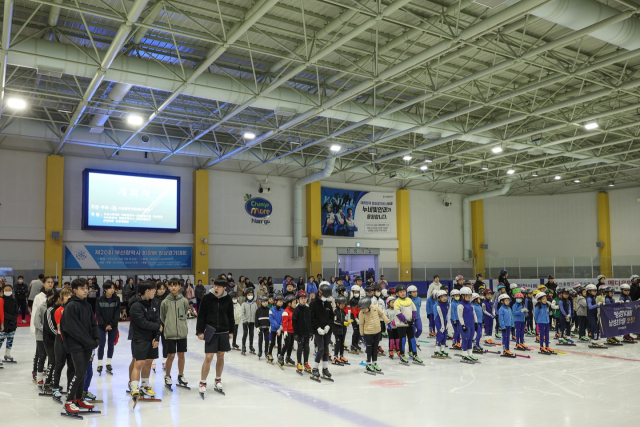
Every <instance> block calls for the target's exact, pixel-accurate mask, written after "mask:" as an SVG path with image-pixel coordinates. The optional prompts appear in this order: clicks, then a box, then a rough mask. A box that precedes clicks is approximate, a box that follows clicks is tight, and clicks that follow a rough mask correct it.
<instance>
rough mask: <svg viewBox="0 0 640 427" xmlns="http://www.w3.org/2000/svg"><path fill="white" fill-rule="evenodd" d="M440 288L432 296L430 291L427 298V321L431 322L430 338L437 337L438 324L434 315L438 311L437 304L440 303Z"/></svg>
mask: <svg viewBox="0 0 640 427" xmlns="http://www.w3.org/2000/svg"><path fill="white" fill-rule="evenodd" d="M439 288H440V286H439V285H438V289H437V290H435V291H433V292H432V293H431V294H429V291H427V295H428V296H427V301H426V303H425V310H426V312H427V319H428V320H429V336H430V337H435V336H436V324H435V318H434V314H435V311H436V304H437V303H438V299H437V297H436V294H437V293H438V291H439V290H440V289H439Z"/></svg>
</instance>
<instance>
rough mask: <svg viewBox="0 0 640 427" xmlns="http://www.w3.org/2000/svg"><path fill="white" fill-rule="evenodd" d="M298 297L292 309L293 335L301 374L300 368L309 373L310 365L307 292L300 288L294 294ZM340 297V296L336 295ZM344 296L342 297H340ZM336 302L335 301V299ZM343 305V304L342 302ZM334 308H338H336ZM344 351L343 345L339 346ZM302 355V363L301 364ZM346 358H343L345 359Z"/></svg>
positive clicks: (298, 370)
mask: <svg viewBox="0 0 640 427" xmlns="http://www.w3.org/2000/svg"><path fill="white" fill-rule="evenodd" d="M296 298H297V299H298V305H297V306H296V308H295V309H294V310H293V319H292V320H293V335H294V338H295V340H296V341H298V349H297V351H296V356H297V359H298V364H297V366H296V371H297V372H298V373H299V374H300V375H302V370H303V369H304V371H305V372H307V373H309V374H310V373H311V366H309V340H310V339H311V319H310V317H309V307H308V306H307V298H308V294H307V293H306V292H305V291H303V290H300V291H298V293H297V294H296ZM338 298H340V297H338ZM341 298H344V297H341ZM336 303H337V301H336ZM338 305H339V304H338ZM343 305H344V304H343ZM336 310H338V309H337V308H336ZM341 349H342V351H343V352H344V347H341ZM337 354H338V348H337V344H336V355H337ZM303 356H304V365H303V364H302V362H303V359H302V357H303ZM346 360H347V359H345V361H346Z"/></svg>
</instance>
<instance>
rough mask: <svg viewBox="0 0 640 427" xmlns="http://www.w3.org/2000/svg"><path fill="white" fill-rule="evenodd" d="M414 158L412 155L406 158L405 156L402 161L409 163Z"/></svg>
mask: <svg viewBox="0 0 640 427" xmlns="http://www.w3.org/2000/svg"><path fill="white" fill-rule="evenodd" d="M412 158H413V157H411V155H410V154H407V155H406V156H404V157H403V158H402V160H404V161H405V162H408V161H409V160H411V159H412Z"/></svg>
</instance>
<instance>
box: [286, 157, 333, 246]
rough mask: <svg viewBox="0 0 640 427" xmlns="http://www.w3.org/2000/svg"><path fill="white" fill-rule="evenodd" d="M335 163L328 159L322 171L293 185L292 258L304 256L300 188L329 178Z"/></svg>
mask: <svg viewBox="0 0 640 427" xmlns="http://www.w3.org/2000/svg"><path fill="white" fill-rule="evenodd" d="M335 163H336V158H335V157H333V156H332V157H329V158H327V162H326V164H325V166H324V169H323V170H321V171H318V172H316V173H313V174H311V175H308V176H305V177H304V178H300V179H299V180H297V181H296V182H295V183H294V184H293V258H302V257H303V254H304V251H303V250H301V249H300V248H302V188H303V187H304V186H305V185H307V184H311V183H312V182H316V181H320V180H321V179H323V178H327V177H329V176H331V174H332V173H333V165H334V164H335ZM307 215H308V213H307Z"/></svg>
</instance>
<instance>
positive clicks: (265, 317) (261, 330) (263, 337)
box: [254, 295, 271, 359]
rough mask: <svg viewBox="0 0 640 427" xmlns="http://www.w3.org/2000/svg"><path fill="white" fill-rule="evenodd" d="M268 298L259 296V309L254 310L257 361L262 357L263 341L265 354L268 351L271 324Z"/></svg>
mask: <svg viewBox="0 0 640 427" xmlns="http://www.w3.org/2000/svg"><path fill="white" fill-rule="evenodd" d="M268 304H269V297H268V296H267V295H260V307H258V308H257V309H256V316H255V321H254V323H255V325H256V329H257V330H258V359H260V358H261V357H262V342H263V341H264V351H265V353H266V352H268V351H269V328H270V327H271V322H270V320H269V307H268Z"/></svg>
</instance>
